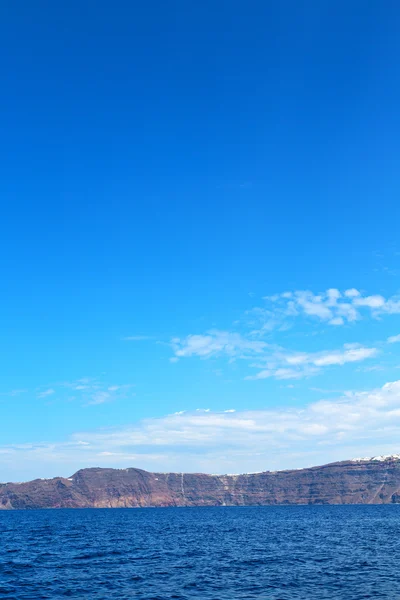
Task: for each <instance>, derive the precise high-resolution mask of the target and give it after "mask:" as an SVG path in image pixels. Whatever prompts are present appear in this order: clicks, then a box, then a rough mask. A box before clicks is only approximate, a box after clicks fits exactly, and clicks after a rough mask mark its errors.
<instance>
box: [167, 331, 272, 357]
mask: <svg viewBox="0 0 400 600" xmlns="http://www.w3.org/2000/svg"><path fill="white" fill-rule="evenodd" d="M171 346H172V348H173V350H174V353H175V357H176V358H184V357H189V356H198V357H200V358H211V357H215V356H221V355H225V356H229V357H231V358H244V357H251V356H254V355H257V354H261V353H262V352H264V351H265V349H266V348H267V346H268V344H266V343H265V342H261V341H256V340H251V339H247V338H245V337H243V336H242V335H240V334H239V333H232V332H229V331H219V330H217V329H212V330H210V331H207V333H206V334H205V335H188V336H187V337H185V338H182V339H181V338H173V339H172V340H171Z"/></svg>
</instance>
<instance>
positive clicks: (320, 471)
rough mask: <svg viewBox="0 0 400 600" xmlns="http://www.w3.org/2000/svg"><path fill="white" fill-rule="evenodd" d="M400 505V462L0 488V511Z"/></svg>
mask: <svg viewBox="0 0 400 600" xmlns="http://www.w3.org/2000/svg"><path fill="white" fill-rule="evenodd" d="M389 503H400V458H399V457H397V456H396V457H387V458H384V459H383V458H382V457H381V458H379V459H370V460H360V461H345V462H338V463H332V464H329V465H324V466H321V467H312V468H309V469H300V470H296V471H277V472H272V471H266V472H264V473H254V474H248V475H204V474H200V473H149V472H147V471H142V470H140V469H100V468H94V469H82V470H81V471H78V472H77V473H75V475H73V476H72V477H70V478H68V479H64V478H62V477H56V478H54V479H44V480H43V479H35V480H34V481H29V482H26V483H5V484H0V509H5V510H12V509H34V508H124V507H126V508H134V507H151V506H152V507H156V506H263V505H278V504H389Z"/></svg>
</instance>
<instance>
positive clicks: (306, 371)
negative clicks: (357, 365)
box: [246, 344, 378, 379]
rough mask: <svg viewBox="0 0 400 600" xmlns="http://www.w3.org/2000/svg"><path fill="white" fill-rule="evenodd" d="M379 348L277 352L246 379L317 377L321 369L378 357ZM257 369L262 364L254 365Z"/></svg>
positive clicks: (349, 345)
mask: <svg viewBox="0 0 400 600" xmlns="http://www.w3.org/2000/svg"><path fill="white" fill-rule="evenodd" d="M377 353H378V349H377V348H366V347H364V346H361V345H358V344H346V345H345V346H344V347H343V349H341V350H333V351H327V352H292V353H285V352H275V354H274V355H273V356H271V357H270V358H269V359H268V361H267V363H266V364H265V365H264V368H262V370H261V371H259V372H258V373H257V374H256V375H249V376H248V377H246V379H266V378H268V377H275V378H276V379H298V378H300V377H307V376H310V375H315V374H316V373H318V372H319V371H320V370H321V369H323V368H326V367H332V366H338V365H339V366H342V365H345V364H347V363H354V362H359V361H363V360H366V359H368V358H372V357H374V356H376V355H377ZM252 366H254V367H256V368H260V367H263V365H261V364H255V365H252Z"/></svg>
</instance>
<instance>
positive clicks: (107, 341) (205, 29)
mask: <svg viewBox="0 0 400 600" xmlns="http://www.w3.org/2000/svg"><path fill="white" fill-rule="evenodd" d="M1 16H2V18H1V20H0V27H1V35H0V46H1V53H2V56H3V57H5V60H4V61H3V66H2V94H1V98H0V106H1V115H2V142H3V143H2V144H1V149H0V152H1V161H0V165H1V166H0V169H1V180H0V181H1V198H2V212H1V219H0V232H1V235H0V249H1V254H0V256H1V272H2V277H1V288H2V289H1V292H2V293H1V299H2V310H1V311H0V321H1V331H2V338H1V339H2V341H1V345H0V352H1V363H2V369H1V372H0V481H5V480H21V479H28V478H32V477H50V476H55V475H59V474H61V475H70V474H71V473H73V472H74V471H76V470H77V469H78V468H82V467H85V466H94V465H99V466H114V467H126V466H137V467H142V468H146V469H150V470H160V471H165V470H175V471H181V470H186V471H208V472H241V471H260V470H265V469H278V468H287V467H301V466H307V465H310V464H317V463H323V462H328V461H330V460H337V459H345V458H349V457H351V456H359V455H360V456H364V455H370V454H381V453H391V452H398V450H399V447H398V436H399V433H400V421H398V419H399V415H400V383H397V382H398V381H399V380H400V370H399V368H400V343H398V341H397V342H396V336H398V335H399V334H400V295H399V292H400V290H399V288H400V243H399V241H398V240H399V235H398V232H399V222H400V220H399V216H400V215H399V212H400V211H399V190H400V181H399V172H400V171H399V157H400V152H399V151H400V147H399V146H400V142H399V140H400V113H399V110H398V106H399V105H400V72H399V66H398V57H399V52H400V39H399V36H398V30H399V25H400V8H399V6H398V3H396V2H391V1H388V2H385V3H383V4H382V3H381V2H375V1H373V2H369V3H367V4H365V3H364V2H361V1H360V2H358V1H352V2H341V1H339V2H324V3H322V2H321V3H313V2H299V1H288V2H286V3H266V2H261V1H260V2H259V1H255V2H251V3H250V4H249V3H244V2H236V1H233V2H232V1H231V2H223V1H221V2H203V3H200V4H193V3H187V2H174V1H173V2H169V3H161V2H155V3H150V4H148V3H147V4H145V5H143V6H139V4H138V3H132V2H125V1H122V0H121V1H119V2H117V3H114V4H113V6H112V7H111V6H110V4H109V3H108V2H107V3H106V2H102V1H100V2H98V1H97V2H91V1H89V0H88V1H86V2H84V3H78V2H70V3H68V5H63V6H60V5H56V4H54V3H51V2H44V1H41V0H39V2H36V3H31V2H29V3H28V2H25V1H24V2H22V3H19V5H18V7H17V6H15V5H12V4H11V3H7V4H5V5H3V6H2V7H1ZM227 411H228V412H227Z"/></svg>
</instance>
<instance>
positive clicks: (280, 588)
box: [0, 505, 400, 600]
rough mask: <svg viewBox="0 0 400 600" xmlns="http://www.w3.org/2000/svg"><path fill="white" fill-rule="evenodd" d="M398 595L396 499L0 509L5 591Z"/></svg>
mask: <svg viewBox="0 0 400 600" xmlns="http://www.w3.org/2000/svg"><path fill="white" fill-rule="evenodd" d="M66 597H70V598H80V599H84V600H91V599H92V598H93V599H104V600H105V599H107V600H109V599H112V598H118V599H119V600H125V599H128V598H129V599H132V598H134V599H137V600H139V599H140V600H145V599H146V600H170V599H171V600H172V599H176V600H178V599H180V600H184V599H190V598H201V599H202V600H235V599H241V600H242V599H252V598H257V599H259V600H261V599H263V600H264V599H265V600H267V599H268V600H269V599H271V600H272V599H273V600H294V599H296V600H297V599H302V600H303V599H304V600H313V599H318V600H320V599H323V598H329V599H331V600H332V599H334V600H361V599H362V598H374V599H377V598H385V599H388V600H396V599H400V505H399V506H298V507H289V506H287V507H262V508H258V507H257V508H165V509H162V508H159V509H116V510H107V509H106V510H91V509H90V510H53V511H51V510H40V511H32V512H30V511H14V512H6V511H3V512H0V598H1V599H11V598H12V599H15V600H28V599H29V600H40V599H42V598H43V599H44V598H51V599H54V598H66Z"/></svg>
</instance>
